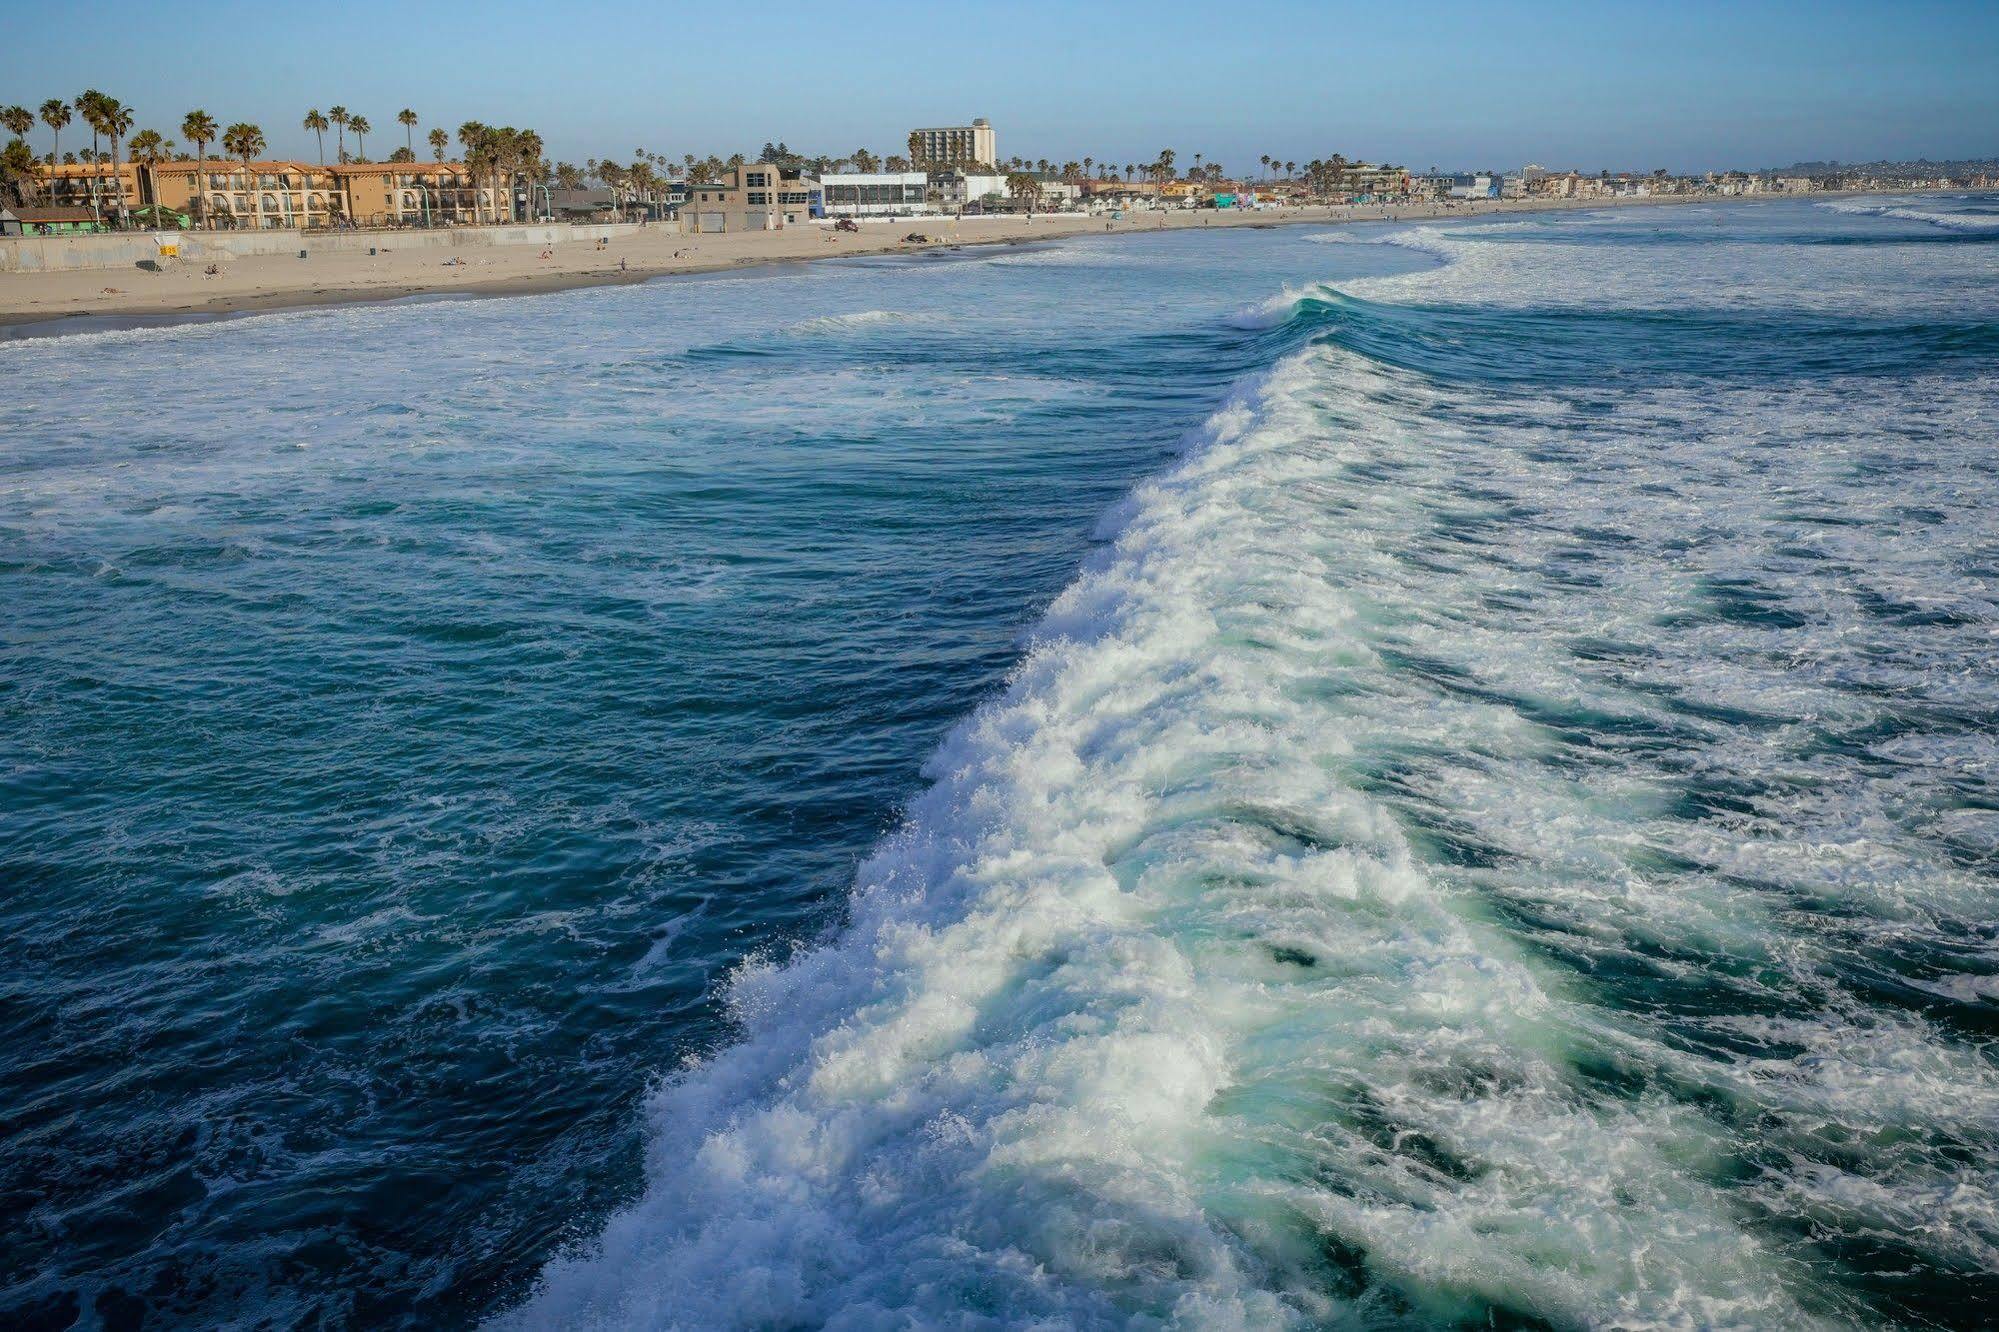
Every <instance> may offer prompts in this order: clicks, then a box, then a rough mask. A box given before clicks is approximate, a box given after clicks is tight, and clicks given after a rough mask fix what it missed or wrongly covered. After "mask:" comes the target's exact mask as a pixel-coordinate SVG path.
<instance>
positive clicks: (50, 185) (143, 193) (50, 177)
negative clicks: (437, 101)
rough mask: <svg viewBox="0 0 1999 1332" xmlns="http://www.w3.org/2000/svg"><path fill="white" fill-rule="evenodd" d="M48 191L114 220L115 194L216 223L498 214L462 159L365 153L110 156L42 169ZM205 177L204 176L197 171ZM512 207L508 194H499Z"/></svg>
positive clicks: (135, 205)
mask: <svg viewBox="0 0 1999 1332" xmlns="http://www.w3.org/2000/svg"><path fill="white" fill-rule="evenodd" d="M38 175H39V177H40V179H41V181H42V185H43V191H42V199H43V200H45V201H46V200H49V199H50V196H51V195H52V196H53V203H52V204H51V205H50V206H54V207H74V208H93V209H94V210H95V212H96V213H97V214H98V215H101V216H102V217H103V218H104V219H105V220H106V221H110V220H112V219H113V218H115V216H116V215H117V211H118V203H119V201H120V199H121V198H122V199H123V202H124V204H125V207H126V208H127V209H128V210H129V211H130V212H133V213H141V212H150V211H151V210H154V209H157V210H158V212H157V214H155V216H156V217H157V216H163V215H166V214H172V215H175V216H177V217H178V218H179V219H180V221H181V222H182V224H183V225H195V226H206V225H209V224H210V223H211V222H212V223H213V225H214V226H215V227H217V228H219V229H223V230H232V231H244V230H272V229H275V228H282V227H302V228H311V227H331V226H344V225H359V226H411V225H428V226H446V225H469V224H471V223H473V222H479V221H487V222H490V221H493V220H494V212H493V191H492V189H491V187H490V185H484V184H481V182H479V181H477V180H475V179H474V178H473V176H472V174H471V172H469V171H468V170H467V169H466V167H465V165H464V164H463V163H462V162H436V163H432V162H422V163H419V162H359V163H344V164H342V165H339V166H315V165H312V164H310V163H306V162H292V161H268V162H251V163H249V164H247V165H245V164H244V163H242V162H240V161H232V160H231V159H229V158H226V157H208V158H204V159H203V160H202V161H200V162H199V163H197V162H194V161H180V162H157V163H154V164H153V165H151V166H144V165H141V164H138V163H135V162H124V163H121V164H120V165H119V167H118V170H117V171H115V172H114V171H113V170H112V169H111V166H110V164H109V163H108V162H106V163H94V164H81V163H78V164H67V165H60V166H55V167H50V166H48V165H47V164H46V163H44V164H43V165H42V166H41V167H39V168H38ZM197 177H199V179H197ZM500 207H501V210H502V211H503V212H505V211H506V210H507V200H506V198H505V197H504V195H503V196H502V197H501V199H500Z"/></svg>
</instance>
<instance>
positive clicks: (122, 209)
mask: <svg viewBox="0 0 1999 1332" xmlns="http://www.w3.org/2000/svg"><path fill="white" fill-rule="evenodd" d="M104 132H105V134H106V135H108V136H110V139H111V184H112V188H113V189H115V190H116V191H117V192H118V224H119V225H120V226H124V225H126V224H127V223H129V222H130V221H131V220H132V208H131V205H130V203H128V202H127V201H126V198H125V182H124V181H123V180H122V179H121V178H120V177H119V175H118V141H119V140H120V139H123V138H124V137H125V136H126V135H127V134H130V133H131V132H132V112H131V109H130V108H128V107H127V106H126V105H125V104H124V103H123V102H120V101H119V100H117V99H116V98H114V97H107V98H105V99H104Z"/></svg>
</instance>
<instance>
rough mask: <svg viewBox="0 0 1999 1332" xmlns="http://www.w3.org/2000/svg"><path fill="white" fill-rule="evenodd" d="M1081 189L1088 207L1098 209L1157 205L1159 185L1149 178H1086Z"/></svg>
mask: <svg viewBox="0 0 1999 1332" xmlns="http://www.w3.org/2000/svg"><path fill="white" fill-rule="evenodd" d="M1082 191H1083V198H1084V199H1085V200H1086V201H1087V202H1088V203H1089V205H1090V207H1091V208H1093V209H1097V210H1099V211H1102V210H1115V211H1120V212H1121V211H1126V210H1129V209H1133V208H1157V207H1158V206H1159V185H1158V183H1157V182H1155V181H1150V180H1086V181H1084V182H1083V185H1082Z"/></svg>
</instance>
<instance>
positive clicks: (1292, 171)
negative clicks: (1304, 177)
mask: <svg viewBox="0 0 1999 1332" xmlns="http://www.w3.org/2000/svg"><path fill="white" fill-rule="evenodd" d="M1297 171H1298V164H1297V163H1296V162H1286V163H1285V164H1284V179H1286V180H1289V179H1291V177H1292V176H1294V175H1296V174H1297Z"/></svg>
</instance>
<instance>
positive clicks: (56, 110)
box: [42, 97, 69, 200]
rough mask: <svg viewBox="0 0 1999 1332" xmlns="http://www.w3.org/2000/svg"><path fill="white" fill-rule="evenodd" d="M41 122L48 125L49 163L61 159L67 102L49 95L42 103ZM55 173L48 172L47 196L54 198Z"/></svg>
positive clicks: (67, 118) (53, 163) (67, 121)
mask: <svg viewBox="0 0 1999 1332" xmlns="http://www.w3.org/2000/svg"><path fill="white" fill-rule="evenodd" d="M42 123H43V124H44V125H47V126H48V127H49V133H50V135H51V138H50V139H49V165H50V166H54V165H55V164H56V163H57V162H60V161H61V160H62V132H63V129H64V127H65V126H67V125H68V124H69V103H68V102H65V101H63V99H62V98H60V97H51V98H49V100H48V101H46V102H43V103H42ZM55 189H56V182H55V174H54V173H53V172H51V173H50V174H49V198H50V199H51V200H53V199H54V198H55Z"/></svg>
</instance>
